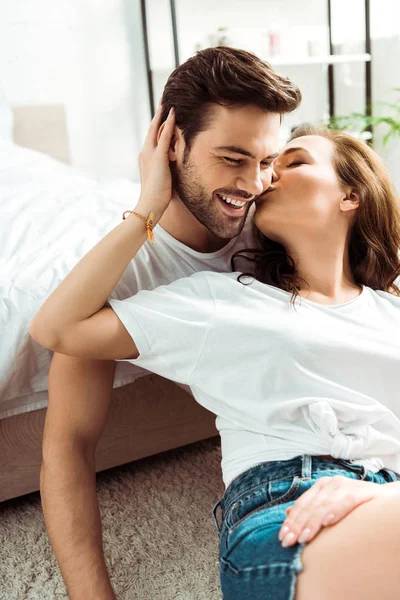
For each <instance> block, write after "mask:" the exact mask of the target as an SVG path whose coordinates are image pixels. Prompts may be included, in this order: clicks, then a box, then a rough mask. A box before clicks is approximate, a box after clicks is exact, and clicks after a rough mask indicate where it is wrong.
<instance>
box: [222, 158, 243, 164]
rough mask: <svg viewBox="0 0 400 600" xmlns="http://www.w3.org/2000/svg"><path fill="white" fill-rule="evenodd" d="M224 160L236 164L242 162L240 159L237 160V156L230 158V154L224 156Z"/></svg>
mask: <svg viewBox="0 0 400 600" xmlns="http://www.w3.org/2000/svg"><path fill="white" fill-rule="evenodd" d="M224 160H227V161H228V162H230V163H233V164H235V165H239V164H240V162H241V161H240V160H237V159H235V158H229V156H224Z"/></svg>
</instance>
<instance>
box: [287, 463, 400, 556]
mask: <svg viewBox="0 0 400 600" xmlns="http://www.w3.org/2000/svg"><path fill="white" fill-rule="evenodd" d="M388 485H390V484H388ZM385 488H387V485H386V486H385V485H380V484H378V483H372V482H370V481H361V480H356V479H350V478H349V477H346V476H344V475H335V476H334V477H321V478H320V479H318V480H317V481H316V483H315V484H314V485H313V486H312V487H311V488H310V489H309V490H307V491H306V492H304V494H302V495H301V496H300V498H298V499H297V500H296V502H295V503H294V504H293V505H292V506H290V507H289V508H287V509H286V513H287V515H288V516H287V517H286V519H285V521H284V523H283V524H282V527H281V530H280V532H279V540H280V541H282V540H283V543H282V545H283V546H292V545H293V544H295V543H297V542H299V543H302V542H309V541H311V540H312V539H313V538H314V537H315V536H316V535H317V533H318V532H319V531H320V530H321V529H322V527H325V526H326V525H333V524H335V523H338V521H340V520H341V519H343V518H344V517H345V516H346V515H348V514H349V513H350V512H351V511H352V510H353V509H354V508H356V507H357V506H359V505H360V504H363V503H364V502H368V501H369V500H373V499H374V498H377V497H381V496H385V495H387V491H388V490H386V489H385ZM396 490H397V488H396ZM397 493H400V492H399V490H397ZM285 528H286V529H285ZM307 532H308V533H307ZM291 534H292V535H291Z"/></svg>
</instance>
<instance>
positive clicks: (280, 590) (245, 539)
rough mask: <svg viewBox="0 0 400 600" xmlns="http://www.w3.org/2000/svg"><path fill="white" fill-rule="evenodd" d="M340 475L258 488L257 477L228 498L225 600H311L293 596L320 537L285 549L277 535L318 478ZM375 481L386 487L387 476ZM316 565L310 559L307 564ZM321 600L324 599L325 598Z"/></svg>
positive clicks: (223, 536)
mask: <svg viewBox="0 0 400 600" xmlns="http://www.w3.org/2000/svg"><path fill="white" fill-rule="evenodd" d="M368 473H370V472H368ZM337 474H341V475H343V474H344V472H343V468H342V469H341V470H337V471H336V470H334V469H333V468H331V470H330V471H326V470H321V471H318V472H315V471H313V472H312V476H311V477H302V473H299V474H297V475H293V476H286V477H283V478H276V479H274V480H273V481H268V482H267V483H266V482H265V481H263V482H262V483H260V482H259V481H260V478H258V479H257V481H255V485H252V483H251V482H250V485H247V486H245V487H244V488H242V489H240V491H239V492H238V493H237V494H230V495H229V494H228V496H229V497H228V498H226V503H225V511H224V516H223V521H222V523H221V526H220V529H219V534H220V549H219V558H220V560H219V564H220V581H221V589H222V593H223V598H224V600H237V599H239V598H240V599H243V598H246V600H265V599H266V598H271V599H273V600H304V599H306V600H313V599H312V598H311V597H307V596H306V595H305V596H303V598H301V599H299V598H298V597H297V596H296V595H295V594H296V584H297V580H298V577H299V575H300V573H302V571H303V567H304V564H303V553H304V551H305V549H306V547H307V549H308V547H309V548H311V544H312V543H314V542H315V540H317V539H318V537H319V536H320V535H321V534H318V536H317V537H316V538H315V539H314V540H313V541H312V542H310V543H309V544H308V545H307V544H295V545H294V546H289V547H286V548H284V547H283V546H282V544H281V542H280V541H279V539H278V534H279V530H280V528H281V525H282V523H283V521H284V520H285V518H286V513H285V510H286V508H287V507H288V506H291V505H293V504H294V502H295V501H296V500H297V498H299V497H300V496H301V495H302V494H303V493H304V492H306V491H307V490H308V489H309V488H310V487H311V486H312V485H314V484H315V482H316V481H317V479H318V477H320V476H321V477H322V476H326V475H332V476H334V475H337ZM345 474H346V475H347V476H348V477H350V478H354V479H361V478H366V477H365V476H360V473H359V472H356V471H354V472H352V471H350V470H349V471H348V472H347V471H346V472H345ZM371 475H373V474H371ZM372 479H374V478H372ZM369 480H371V478H369ZM375 481H376V483H386V481H385V479H384V477H383V476H380V477H378V478H377V477H375ZM224 498H225V496H224ZM333 529H334V528H333V527H332V528H331V530H332V531H333ZM349 539H351V538H349ZM312 560H313V559H312V558H311V557H310V560H308V561H307V564H308V565H309V564H311V561H312ZM308 571H309V572H310V569H308ZM311 577H312V576H308V575H307V579H306V578H305V577H303V579H304V582H305V583H304V584H303V586H304V585H305V586H306V587H307V588H308V587H309V580H310V578H311ZM318 600H322V596H321V597H319V598H318ZM324 600H325V599H324ZM382 600H383V599H382Z"/></svg>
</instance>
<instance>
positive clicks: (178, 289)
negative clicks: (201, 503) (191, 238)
mask: <svg viewBox="0 0 400 600" xmlns="http://www.w3.org/2000/svg"><path fill="white" fill-rule="evenodd" d="M238 275H239V273H238V272H235V273H214V272H201V273H196V274H194V275H192V276H190V277H187V278H184V279H179V280H177V281H175V282H173V283H172V284H170V285H163V286H160V287H158V288H156V289H155V290H152V291H141V292H139V293H138V294H137V295H135V296H133V297H131V298H127V299H125V300H122V301H121V300H115V299H114V300H113V299H111V300H109V304H110V306H111V307H112V308H113V310H114V311H115V313H116V314H117V316H118V317H119V319H120V320H121V321H122V323H123V324H124V326H125V328H126V329H127V331H128V332H129V334H130V335H131V337H132V339H133V340H134V342H135V344H136V346H137V348H138V350H139V353H140V356H139V358H138V359H137V360H131V359H129V362H131V363H133V364H137V365H140V366H142V367H144V368H145V369H148V370H150V371H153V372H154V373H158V374H159V375H162V376H164V377H167V378H168V379H172V380H174V381H177V382H180V383H184V384H187V385H189V386H190V387H191V389H192V393H193V395H194V397H195V399H196V400H197V402H199V403H200V404H201V405H203V406H204V407H205V408H207V409H208V410H210V411H212V412H213V413H215V415H216V416H217V418H216V426H217V428H218V430H219V432H220V435H221V448H222V464H221V466H222V473H223V480H224V483H225V486H226V487H227V486H228V485H229V483H230V482H231V481H232V480H233V479H234V478H235V477H237V475H239V474H240V473H242V472H243V471H245V470H247V469H249V468H250V467H252V466H254V465H256V464H258V463H260V462H264V461H272V460H288V459H290V458H293V457H294V456H297V455H299V454H304V453H306V454H311V455H326V454H330V455H332V456H334V457H336V458H343V459H347V460H352V461H353V462H355V463H356V464H362V465H364V466H365V467H367V468H368V469H370V470H371V471H373V472H377V471H378V470H380V469H381V468H383V467H388V468H390V469H393V470H395V471H397V472H400V419H399V417H400V402H399V397H398V388H399V386H398V380H399V377H400V335H399V333H400V297H396V296H393V295H391V294H389V293H387V292H382V291H374V290H373V289H371V288H369V287H367V286H363V289H362V292H361V294H360V295H359V296H358V297H356V298H354V299H353V300H351V301H350V302H347V303H345V304H338V305H322V304H318V303H316V302H313V301H310V300H307V299H304V298H298V299H297V301H296V303H295V308H294V307H293V305H292V304H291V303H290V298H291V294H290V293H289V292H286V291H284V290H281V289H279V288H276V287H274V286H271V285H266V284H263V283H260V282H259V281H257V280H254V279H251V278H246V279H245V280H244V282H245V283H246V284H248V285H243V284H242V283H240V282H238V281H237V277H238ZM124 360H128V359H124Z"/></svg>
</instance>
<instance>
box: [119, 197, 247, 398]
mask: <svg viewBox="0 0 400 600" xmlns="http://www.w3.org/2000/svg"><path fill="white" fill-rule="evenodd" d="M254 208H255V207H254V205H253V206H252V207H251V208H250V211H249V214H248V217H247V219H246V223H245V226H244V228H243V230H242V232H241V233H240V235H238V236H237V237H236V238H233V239H232V240H230V241H228V243H227V244H226V245H225V246H224V247H223V248H221V249H220V250H217V251H216V252H196V250H192V249H191V248H189V247H188V246H185V244H182V242H180V241H178V240H177V239H175V238H174V237H173V236H172V235H170V234H169V233H168V232H167V231H165V229H163V228H162V227H161V226H160V225H157V226H156V227H155V228H154V236H155V244H151V243H150V242H148V241H146V243H145V244H143V246H142V247H141V248H140V250H139V252H138V253H137V254H136V256H135V258H134V259H133V260H132V261H131V262H130V263H129V265H128V266H127V268H126V269H125V271H124V272H123V274H122V277H121V279H120V280H119V282H118V283H117V285H116V286H115V288H114V289H113V291H112V293H111V294H110V296H109V299H117V300H124V299H126V298H130V297H131V296H134V295H135V294H137V292H138V291H140V290H153V289H154V288H156V287H158V286H159V285H166V284H169V283H172V282H173V281H176V280H177V279H181V278H182V277H188V276H190V275H192V274H193V273H197V272H199V271H216V272H218V273H229V272H230V273H231V272H232V266H231V258H232V256H233V254H235V252H237V251H239V250H242V249H245V248H258V247H259V245H258V241H257V239H256V236H255V234H254V226H253V215H254ZM128 218H133V217H128ZM235 268H237V269H238V270H239V269H240V270H245V271H250V272H252V271H253V265H252V263H251V262H249V261H246V260H243V259H241V258H238V259H237V261H236V262H235ZM117 373H118V374H119V381H121V378H123V377H124V374H125V373H126V378H127V380H126V383H131V382H132V375H133V376H134V377H135V380H136V379H137V378H139V377H142V376H143V375H147V374H148V371H147V370H145V369H143V368H142V367H139V366H137V365H133V364H128V363H121V362H118V363H117ZM122 380H123V379H122ZM181 387H184V389H185V390H186V391H188V392H190V389H189V388H188V387H187V386H181Z"/></svg>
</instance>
